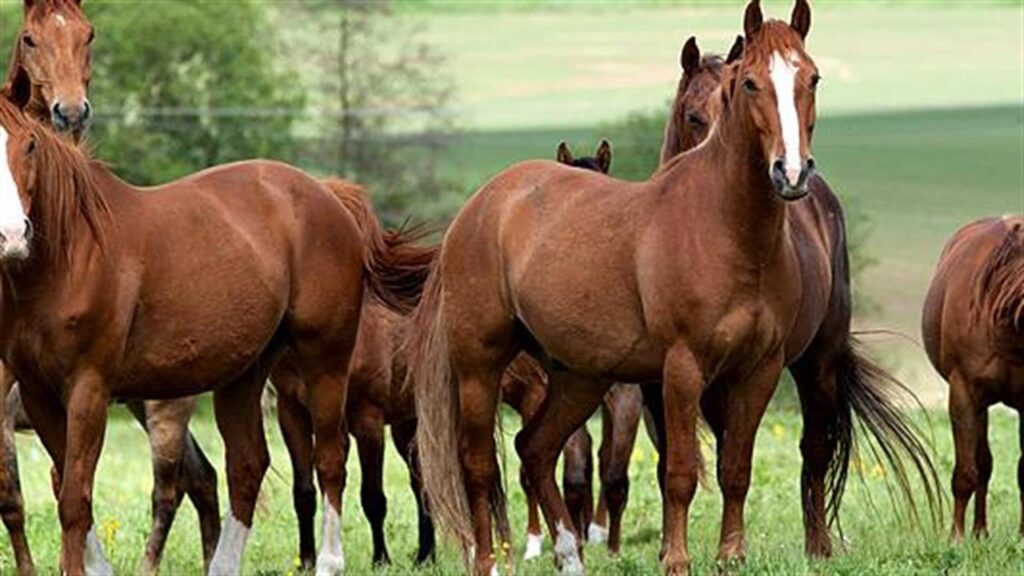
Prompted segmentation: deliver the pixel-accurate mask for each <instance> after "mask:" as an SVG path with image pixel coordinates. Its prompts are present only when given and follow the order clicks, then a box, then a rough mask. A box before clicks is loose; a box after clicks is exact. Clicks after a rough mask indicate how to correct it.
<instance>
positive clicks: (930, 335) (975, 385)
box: [921, 214, 1024, 541]
mask: <svg viewBox="0 0 1024 576" xmlns="http://www.w3.org/2000/svg"><path fill="white" fill-rule="evenodd" d="M921 318H922V334H923V336H924V345H925V350H926V351H927V353H928V358H929V360H930V361H931V363H932V366H934V367H935V370H936V371H938V373H939V374H940V375H941V376H942V377H943V378H944V379H945V380H946V381H947V382H948V383H949V419H950V421H951V422H952V425H953V440H954V444H955V447H956V463H955V466H954V468H953V479H952V491H953V499H954V507H953V528H952V537H953V539H954V540H956V541H960V540H962V539H963V536H964V521H965V518H964V517H965V516H966V511H967V504H968V502H969V501H970V499H971V496H972V495H973V496H974V497H975V500H974V527H973V533H974V535H975V536H979V537H980V536H986V535H987V534H988V519H987V509H986V505H987V502H986V498H987V496H988V482H989V479H990V478H991V476H992V451H991V450H990V448H989V444H988V408H989V406H991V405H993V404H996V403H999V402H1002V403H1003V404H1005V405H1007V406H1010V407H1011V408H1014V409H1016V410H1017V412H1018V413H1024V216H1022V215H1019V214H1018V215H1012V216H1010V215H1008V216H1003V217H1001V218H983V219H981V220H977V221H975V222H972V223H970V224H967V225H966V226H964V227H963V228H961V229H960V230H958V231H957V232H956V233H955V234H954V235H953V238H952V239H951V240H950V241H949V243H948V244H947V245H946V247H945V249H944V250H943V251H942V255H941V256H940V257H939V263H938V267H937V269H936V271H935V277H934V278H933V279H932V282H931V286H930V287H929V289H928V295H927V297H926V298H925V302H924V311H923V313H922V315H921ZM1021 422H1022V424H1021V427H1020V430H1021V444H1022V448H1024V419H1022V420H1021ZM1017 487H1018V489H1019V490H1020V492H1021V523H1020V528H1019V530H1020V533H1021V534H1022V535H1024V456H1022V457H1021V458H1020V459H1019V460H1018V462H1017Z"/></svg>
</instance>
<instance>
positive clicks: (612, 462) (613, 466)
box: [601, 384, 643, 555]
mask: <svg viewBox="0 0 1024 576" xmlns="http://www.w3.org/2000/svg"><path fill="white" fill-rule="evenodd" d="M605 405H606V410H605V418H606V419H607V420H609V421H610V422H611V426H610V430H608V432H610V438H609V439H608V440H607V441H606V440H605V439H604V438H602V439H601V444H602V448H603V447H604V444H605V442H607V443H608V444H609V448H608V450H607V451H606V452H605V453H604V454H602V457H601V492H602V494H604V497H605V500H606V501H607V503H608V504H607V506H608V515H609V520H610V523H609V533H608V551H609V552H610V553H611V554H613V555H617V554H618V553H619V549H620V547H621V544H622V515H623V513H624V512H625V510H626V502H627V501H628V500H629V460H630V457H631V456H632V455H633V445H634V444H635V443H636V433H637V429H638V428H639V426H640V414H641V412H642V411H643V397H642V396H641V393H640V390H639V389H638V388H637V387H636V386H631V385H627V384H617V385H616V386H615V387H613V388H612V392H611V394H609V396H608V398H607V399H606V400H605Z"/></svg>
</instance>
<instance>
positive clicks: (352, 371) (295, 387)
mask: <svg viewBox="0 0 1024 576" xmlns="http://www.w3.org/2000/svg"><path fill="white" fill-rule="evenodd" d="M328 185H329V186H331V187H332V188H334V189H335V190H336V191H337V192H338V194H339V196H342V197H344V198H348V199H349V201H348V203H349V205H350V206H351V208H350V209H351V210H352V211H353V212H355V211H362V212H364V214H363V215H362V216H361V219H362V220H364V221H367V222H371V221H376V217H375V216H374V215H373V213H372V210H371V208H370V203H369V201H368V200H367V199H366V196H365V191H364V190H363V189H362V188H361V187H359V186H355V185H353V184H351V183H347V182H344V181H340V180H332V181H328ZM410 234H411V235H412V236H416V235H417V234H418V232H412V231H411V232H410ZM434 255H435V252H434V249H433V248H431V247H427V248H423V249H419V250H418V251H416V253H415V254H413V253H412V252H410V254H409V255H408V257H407V259H410V260H412V259H418V260H419V261H420V262H421V263H422V266H423V268H422V269H423V270H424V271H425V270H426V269H427V266H429V264H430V262H432V261H433V259H434ZM423 280H425V276H424V278H422V279H420V280H419V281H418V284H422V281H423ZM362 307H363V313H362V317H361V318H360V327H359V333H358V336H357V338H356V344H355V348H354V350H353V353H352V360H351V363H350V367H349V385H348V395H347V398H346V404H345V427H346V428H347V431H348V433H349V434H351V435H352V436H353V438H355V440H356V444H357V449H358V453H359V467H360V470H361V471H362V486H361V490H360V501H361V503H362V508H363V513H364V514H365V515H366V519H367V520H368V521H369V523H370V530H371V534H372V537H373V563H374V564H375V565H385V564H390V562H391V558H390V555H389V554H388V550H387V543H386V540H385V535H384V520H385V517H386V515H387V497H386V495H385V493H384V486H383V484H384V427H385V425H390V426H391V435H392V439H393V440H394V442H395V447H396V448H397V449H398V453H399V454H400V455H401V457H402V459H403V460H404V462H405V464H406V467H407V468H408V470H409V481H410V486H411V488H412V492H413V495H414V497H415V498H416V504H417V516H418V525H419V549H418V551H417V554H416V564H423V563H425V562H427V561H428V560H430V559H432V558H433V556H434V524H433V522H432V521H431V519H430V515H429V514H428V512H427V510H426V508H425V507H424V502H423V500H422V497H421V493H422V491H421V489H420V484H419V478H420V472H419V467H418V463H417V460H416V451H415V445H414V434H415V431H416V413H415V408H414V406H413V402H414V398H413V395H412V391H411V390H409V389H407V388H406V387H405V386H404V382H405V379H406V357H405V354H404V350H403V347H402V343H403V342H404V341H405V338H406V337H405V332H406V324H407V322H406V317H405V315H404V314H402V313H399V312H396V311H395V310H393V309H390V308H388V307H387V306H384V305H382V304H381V303H380V302H378V301H377V300H376V299H374V298H371V297H364V300H363V304H362ZM404 312H406V313H407V312H409V310H405V311H404ZM270 380H271V382H272V383H273V386H274V389H275V390H276V391H277V416H278V424H279V426H280V429H281V434H282V436H283V438H284V441H285V446H286V448H287V449H288V454H289V457H290V458H291V461H292V474H293V481H292V495H293V504H294V508H295V515H296V520H297V523H298V528H299V559H300V565H301V566H302V567H303V568H304V569H311V568H312V567H313V565H314V562H313V558H314V554H315V541H314V534H313V532H314V526H313V520H314V516H315V515H316V489H315V487H314V485H313V481H314V478H313V451H314V446H313V432H314V430H313V425H312V421H311V415H310V411H309V404H308V391H307V388H306V384H305V380H304V376H303V373H302V371H301V366H300V365H299V363H298V362H297V358H296V357H295V355H294V354H291V353H287V354H285V355H284V357H282V358H281V359H280V360H279V361H278V362H277V364H275V365H274V367H273V369H272V370H271V371H270ZM342 439H343V442H344V445H343V451H344V454H345V457H346V458H347V454H348V442H347V435H344V436H343V438H342Z"/></svg>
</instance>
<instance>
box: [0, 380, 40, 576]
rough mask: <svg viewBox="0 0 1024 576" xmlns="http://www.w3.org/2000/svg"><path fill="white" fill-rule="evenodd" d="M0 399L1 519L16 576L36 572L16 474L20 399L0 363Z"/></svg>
mask: <svg viewBox="0 0 1024 576" xmlns="http://www.w3.org/2000/svg"><path fill="white" fill-rule="evenodd" d="M0 370H2V374H0V378H2V381H0V400H4V399H6V401H5V402H4V406H3V413H2V415H0V417H3V423H2V434H3V463H2V464H0V518H2V519H3V523H4V526H5V527H6V528H7V534H8V535H9V536H10V538H11V547H12V548H13V549H14V562H15V565H16V566H17V567H18V574H19V576H31V575H32V574H35V566H34V564H33V562H32V553H31V552H30V551H29V547H28V539H27V538H26V537H25V505H24V500H23V499H22V496H21V483H20V478H19V474H18V450H17V444H16V443H15V438H14V427H15V420H16V418H17V413H18V408H19V407H20V404H21V402H20V398H21V396H20V395H19V394H18V392H17V390H13V391H11V390H12V386H11V384H12V382H13V377H11V376H10V371H9V370H6V369H5V368H4V367H3V365H2V364H0Z"/></svg>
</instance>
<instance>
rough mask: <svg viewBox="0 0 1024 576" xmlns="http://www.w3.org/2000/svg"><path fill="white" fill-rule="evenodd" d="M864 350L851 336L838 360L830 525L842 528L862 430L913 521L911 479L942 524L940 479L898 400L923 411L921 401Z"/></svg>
mask: <svg viewBox="0 0 1024 576" xmlns="http://www.w3.org/2000/svg"><path fill="white" fill-rule="evenodd" d="M859 348H860V343H859V342H858V341H857V339H856V338H855V337H854V336H853V335H850V337H849V338H848V339H847V341H846V342H845V343H844V345H843V347H842V349H841V351H840V352H839V357H838V358H837V366H836V385H837V396H838V404H839V405H838V411H837V416H836V418H835V420H834V421H833V422H831V423H830V425H829V428H828V431H827V434H828V435H829V436H830V438H829V439H830V440H832V441H833V445H834V446H835V450H834V451H833V453H832V459H831V461H830V462H829V467H828V476H827V478H828V479H827V486H826V489H827V494H828V496H827V498H828V500H827V504H826V514H827V517H828V519H829V524H835V525H836V526H838V518H839V505H840V503H841V502H842V498H843V492H844V491H845V489H846V481H847V478H848V477H849V471H850V463H851V461H852V458H853V457H854V456H855V452H856V450H857V438H856V435H857V429H858V428H860V429H861V431H862V432H863V431H866V432H867V433H868V435H869V439H868V441H867V442H866V445H867V446H868V450H869V451H870V453H871V455H872V456H873V457H874V458H875V459H876V460H877V461H878V462H879V463H881V464H882V465H884V466H887V468H888V472H891V474H892V478H893V479H894V480H895V484H896V488H897V489H898V491H899V493H900V494H901V495H902V497H903V499H904V500H905V501H906V502H907V504H908V505H909V511H910V513H911V516H912V518H913V519H914V520H915V521H919V516H918V513H917V504H918V501H919V499H917V498H915V497H914V493H915V491H914V490H913V488H912V483H911V474H916V475H917V476H919V477H920V480H921V484H922V485H923V488H924V499H925V500H926V501H927V503H928V508H929V511H930V515H931V517H932V521H933V522H935V523H938V521H939V517H940V514H941V508H940V491H939V488H938V487H939V477H938V474H937V473H936V471H935V465H934V464H933V463H932V460H931V457H930V456H929V453H928V449H927V448H926V447H925V444H924V442H923V441H922V440H921V431H920V429H919V428H918V427H917V426H916V425H914V423H912V422H911V421H910V420H909V419H908V418H907V417H906V415H905V414H904V413H903V412H902V411H901V410H900V409H899V407H898V403H897V401H896V397H897V396H898V395H904V394H905V395H906V396H908V397H909V398H911V399H912V400H913V402H915V403H917V405H918V406H920V405H921V404H920V401H919V400H918V399H917V397H916V396H915V395H914V393H913V392H911V391H910V390H909V389H908V388H907V387H906V386H905V385H904V384H903V383H902V382H900V381H899V380H897V379H896V378H895V377H894V376H893V375H891V374H889V373H888V372H886V371H885V370H884V369H883V368H882V367H880V366H878V365H877V364H875V363H874V362H872V361H871V360H869V359H868V358H867V357H865V356H864V355H863V354H861V352H860V351H859ZM855 420H856V423H855Z"/></svg>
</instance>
